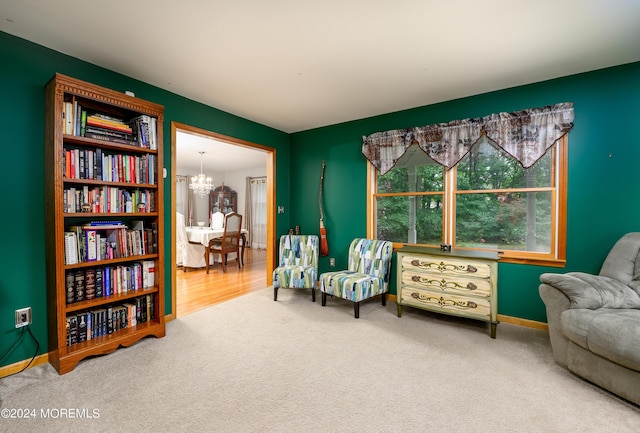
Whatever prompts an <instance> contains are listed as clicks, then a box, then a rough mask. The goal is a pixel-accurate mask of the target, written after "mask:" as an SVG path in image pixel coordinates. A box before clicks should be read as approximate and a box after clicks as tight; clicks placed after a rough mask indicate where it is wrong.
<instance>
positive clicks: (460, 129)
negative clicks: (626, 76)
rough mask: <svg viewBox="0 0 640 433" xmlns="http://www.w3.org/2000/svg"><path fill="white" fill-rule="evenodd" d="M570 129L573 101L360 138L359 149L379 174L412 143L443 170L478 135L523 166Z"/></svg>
mask: <svg viewBox="0 0 640 433" xmlns="http://www.w3.org/2000/svg"><path fill="white" fill-rule="evenodd" d="M571 128H573V103H572V102H564V103H561V104H555V105H549V106H547V107H543V108H529V109H526V110H521V111H514V112H513V113H498V114H491V115H489V116H485V117H477V118H473V119H464V120H454V121H452V122H449V123H438V124H434V125H428V126H419V127H416V128H409V129H396V130H392V131H385V132H376V133H375V134H371V135H369V136H365V137H362V154H363V155H364V156H365V157H366V158H367V159H368V160H369V161H371V163H372V164H373V165H374V166H375V167H376V168H377V169H378V171H379V172H380V174H381V175H384V174H385V173H387V172H388V171H389V170H391V169H392V168H393V166H394V165H395V164H396V162H397V161H398V160H399V159H400V158H401V157H402V155H404V153H405V151H406V150H407V148H408V147H409V146H411V145H412V144H417V145H419V146H420V148H421V149H422V150H423V151H424V152H425V153H426V154H427V155H429V157H430V158H431V159H433V160H434V161H435V162H437V163H438V164H440V165H443V166H444V167H446V168H447V170H448V169H450V168H452V167H453V166H455V165H456V164H457V163H458V162H459V161H460V160H461V159H462V158H463V157H464V156H465V155H466V154H467V153H468V152H469V150H470V149H471V147H472V146H473V145H474V144H475V143H476V142H477V141H478V140H479V139H480V136H481V135H482V134H486V136H487V137H488V138H489V139H490V140H491V141H493V142H494V144H495V145H497V146H498V147H500V148H501V149H502V150H504V151H505V152H507V153H508V154H509V155H511V156H512V157H514V158H515V159H516V160H518V162H520V164H521V165H522V166H523V167H524V168H529V167H531V166H532V165H533V164H535V163H536V161H538V159H540V158H541V157H542V156H543V155H544V154H545V152H546V151H547V150H548V149H549V148H550V147H551V146H553V144H554V143H555V142H556V141H558V140H559V139H560V138H562V137H563V136H564V135H565V134H566V133H568V132H569V131H570V130H571Z"/></svg>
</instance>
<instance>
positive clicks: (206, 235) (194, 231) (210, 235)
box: [187, 227, 249, 247]
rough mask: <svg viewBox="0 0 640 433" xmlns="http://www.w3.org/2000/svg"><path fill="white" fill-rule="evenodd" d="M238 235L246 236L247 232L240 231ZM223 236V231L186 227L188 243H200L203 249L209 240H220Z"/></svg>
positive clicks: (244, 230)
mask: <svg viewBox="0 0 640 433" xmlns="http://www.w3.org/2000/svg"><path fill="white" fill-rule="evenodd" d="M240 233H241V234H243V235H245V236H246V235H247V234H248V233H249V230H247V229H242V230H241V231H240ZM223 234H224V229H211V228H209V227H187V239H189V242H195V243H200V244H202V245H204V246H205V247H206V246H207V245H209V241H210V240H211V239H217V238H221V237H222V235H223ZM243 246H244V245H243Z"/></svg>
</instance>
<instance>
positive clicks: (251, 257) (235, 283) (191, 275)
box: [176, 248, 267, 317]
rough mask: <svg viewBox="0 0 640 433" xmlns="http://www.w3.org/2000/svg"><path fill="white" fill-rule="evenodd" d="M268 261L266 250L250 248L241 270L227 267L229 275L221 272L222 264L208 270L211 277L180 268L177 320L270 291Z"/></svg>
mask: <svg viewBox="0 0 640 433" xmlns="http://www.w3.org/2000/svg"><path fill="white" fill-rule="evenodd" d="M266 257H267V252H266V250H257V249H253V248H247V249H246V250H245V257H244V266H243V267H242V269H238V266H237V264H236V262H235V261H232V262H230V263H229V265H227V272H222V267H221V266H220V265H219V264H215V265H213V267H211V268H209V273H208V274H207V273H205V270H204V269H197V270H193V269H189V271H188V272H183V271H182V268H179V269H178V270H177V271H176V317H181V316H185V315H187V314H189V313H193V312H194V311H198V310H200V309H202V308H206V307H209V306H211V305H214V304H217V303H220V302H224V301H228V300H229V299H233V298H235V297H237V296H241V295H245V294H247V293H249V292H252V291H255V290H261V289H264V288H265V287H267V282H266V271H265V266H266Z"/></svg>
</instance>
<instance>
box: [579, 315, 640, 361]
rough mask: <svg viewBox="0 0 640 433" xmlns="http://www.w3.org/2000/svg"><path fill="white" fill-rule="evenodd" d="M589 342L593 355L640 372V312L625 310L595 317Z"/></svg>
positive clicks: (589, 333)
mask: <svg viewBox="0 0 640 433" xmlns="http://www.w3.org/2000/svg"><path fill="white" fill-rule="evenodd" d="M587 340H588V344H589V349H590V350H591V351H592V352H593V353H595V354H597V355H600V356H602V357H603V358H607V359H609V360H611V361H613V362H615V363H617V364H620V365H624V366H625V367H627V368H630V369H632V370H636V371H640V310H623V311H617V312H610V313H609V314H601V315H598V316H597V317H594V319H593V321H592V323H591V326H590V327H589V332H588V335H587Z"/></svg>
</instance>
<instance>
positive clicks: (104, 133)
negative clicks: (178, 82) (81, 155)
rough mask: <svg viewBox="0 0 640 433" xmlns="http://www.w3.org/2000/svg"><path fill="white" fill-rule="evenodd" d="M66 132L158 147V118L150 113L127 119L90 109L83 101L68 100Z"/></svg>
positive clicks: (65, 113)
mask: <svg viewBox="0 0 640 433" xmlns="http://www.w3.org/2000/svg"><path fill="white" fill-rule="evenodd" d="M62 115H63V118H64V125H65V129H64V133H65V134H67V135H76V136H81V137H87V138H93V139H97V140H104V141H110V142H112V143H119V144H127V145H131V146H137V147H144V148H147V149H154V150H156V149H157V148H158V119H156V118H155V117H151V116H148V115H140V116H136V117H134V118H132V119H123V118H119V117H115V116H111V115H107V114H105V113H100V112H90V111H87V110H86V109H85V108H84V107H83V106H82V105H81V104H80V102H79V101H77V100H75V101H73V102H72V101H67V102H65V103H64V111H63V113H62Z"/></svg>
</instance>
